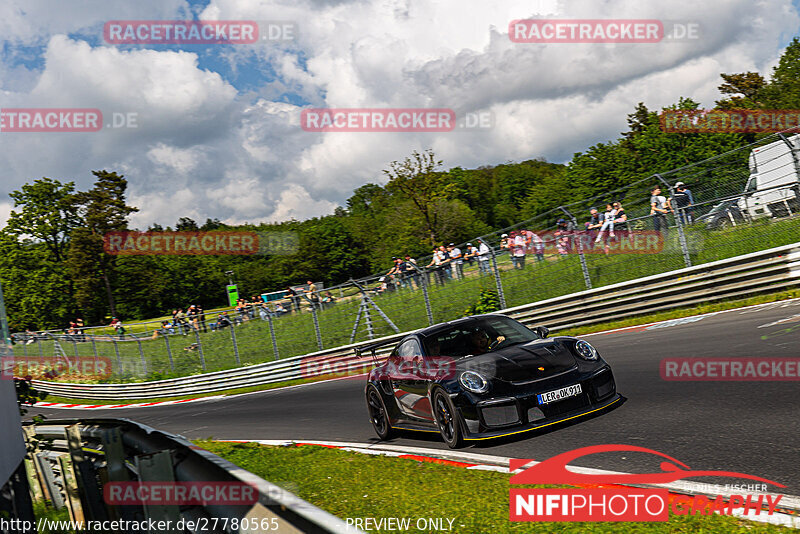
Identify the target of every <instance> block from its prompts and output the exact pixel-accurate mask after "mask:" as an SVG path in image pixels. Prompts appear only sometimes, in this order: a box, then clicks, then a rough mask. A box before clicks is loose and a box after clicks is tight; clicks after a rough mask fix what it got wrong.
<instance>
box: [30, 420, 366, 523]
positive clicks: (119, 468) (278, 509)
mask: <svg viewBox="0 0 800 534" xmlns="http://www.w3.org/2000/svg"><path fill="white" fill-rule="evenodd" d="M24 428H25V435H26V437H27V439H28V444H29V449H30V450H32V455H33V461H31V462H30V463H29V467H28V468H29V469H30V470H31V471H32V472H30V473H29V474H30V479H31V480H33V481H36V483H38V486H37V490H38V492H37V494H39V495H41V494H44V495H47V496H48V497H49V499H50V501H51V502H52V503H53V505H54V506H56V507H57V508H61V507H62V506H64V505H65V504H66V505H67V506H68V508H69V511H70V516H71V519H73V520H76V521H80V520H83V521H110V520H114V519H122V520H126V521H136V522H139V524H141V522H143V521H147V520H152V521H156V522H157V521H171V525H172V528H169V529H167V530H166V532H178V531H179V530H180V531H183V530H184V529H178V528H176V527H175V526H176V524H179V523H178V522H180V521H184V522H186V521H191V522H193V523H194V524H195V525H199V524H202V525H205V526H206V527H205V528H197V529H186V530H187V531H189V530H194V531H205V532H219V533H223V532H269V531H272V530H274V531H276V532H287V533H290V532H291V533H302V532H308V533H328V532H345V531H346V532H355V533H359V532H361V531H360V530H358V529H355V528H353V527H352V526H348V525H347V524H346V523H345V522H344V521H342V520H341V519H339V518H337V517H335V516H333V515H331V514H329V513H328V512H326V511H324V510H321V509H320V508H317V507H316V506H314V505H312V504H310V503H308V502H306V501H304V500H303V499H301V498H299V497H297V496H296V495H294V494H293V493H291V492H289V491H287V490H286V489H284V488H281V487H279V486H277V485H275V484H272V483H270V482H267V481H266V480H264V479H262V478H260V477H258V476H256V475H254V474H253V473H250V472H249V471H247V470H245V469H242V468H241V467H238V466H236V465H234V464H233V463H231V462H229V461H227V460H225V459H223V458H220V457H219V456H217V455H215V454H213V453H211V452H209V451H206V450H203V449H201V448H199V447H197V446H196V445H194V444H192V443H191V442H190V441H187V440H186V439H185V438H182V437H180V436H176V435H174V434H169V433H167V432H162V431H159V430H155V429H153V428H150V427H147V426H145V425H142V424H139V423H136V422H133V421H130V420H128V419H84V420H58V421H47V423H46V424H42V425H34V424H32V423H26V424H25V427H24ZM99 481H104V482H103V483H102V485H101V484H99ZM155 481H159V482H158V483H159V484H161V485H162V486H163V485H164V483H167V485H169V484H171V483H177V484H194V485H195V486H196V487H200V488H202V487H209V488H219V487H222V488H224V487H225V486H236V487H244V486H245V485H246V486H250V487H253V488H254V493H253V497H254V498H253V499H252V501H255V502H252V501H251V502H250V503H249V504H242V503H236V504H230V503H224V502H216V503H215V502H207V501H205V500H204V504H200V503H190V502H184V503H182V504H160V503H159V504H156V505H152V504H151V505H150V506H148V505H147V504H133V505H129V504H125V505H122V506H120V505H118V504H114V503H112V502H111V501H109V499H106V498H104V496H103V495H104V492H103V489H104V486H105V484H108V483H116V484H130V483H132V482H141V483H144V484H148V483H156V482H155ZM109 489H110V488H109ZM203 494H204V495H205V494H206V492H204V493H203ZM212 494H213V493H212ZM240 500H241V499H240ZM135 530H138V529H135ZM362 534H363V533H362Z"/></svg>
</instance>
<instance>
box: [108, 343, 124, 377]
mask: <svg viewBox="0 0 800 534" xmlns="http://www.w3.org/2000/svg"><path fill="white" fill-rule="evenodd" d="M111 342H112V343H113V344H114V352H115V353H116V354H117V367H118V371H117V372H118V373H119V375H122V372H123V370H124V369H123V368H122V358H120V356H119V347H118V346H117V340H116V339H114V338H113V337H112V338H111Z"/></svg>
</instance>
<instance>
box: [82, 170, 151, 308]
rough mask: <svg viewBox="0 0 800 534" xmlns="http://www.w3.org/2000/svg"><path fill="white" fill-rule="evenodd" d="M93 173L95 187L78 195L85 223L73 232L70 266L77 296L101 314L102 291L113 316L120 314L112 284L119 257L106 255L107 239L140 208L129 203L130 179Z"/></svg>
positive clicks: (103, 171)
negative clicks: (127, 191)
mask: <svg viewBox="0 0 800 534" xmlns="http://www.w3.org/2000/svg"><path fill="white" fill-rule="evenodd" d="M92 174H93V175H94V176H95V177H96V178H97V180H96V181H95V183H94V187H92V189H90V190H89V191H85V192H80V193H78V194H77V195H76V199H77V204H78V206H79V213H80V215H81V218H82V220H83V226H81V227H80V228H76V229H75V230H74V231H73V234H72V239H71V241H70V248H69V253H68V256H69V262H68V263H69V269H70V274H71V276H72V280H73V283H74V284H75V299H76V301H77V302H78V304H79V305H80V306H81V307H82V308H84V309H88V310H91V311H92V312H93V315H95V316H97V315H98V314H99V311H100V310H101V309H102V306H101V305H100V303H99V301H98V300H99V299H98V294H99V293H101V291H102V292H105V297H106V299H107V303H108V309H109V310H110V311H111V315H117V306H116V301H115V298H114V290H113V283H112V282H113V278H114V267H115V265H116V256H111V255H107V254H105V252H104V250H103V238H104V236H105V235H106V234H108V233H109V232H112V231H120V230H126V229H127V227H128V216H129V215H130V214H131V213H134V212H136V211H139V210H138V208H134V207H131V206H128V205H127V204H126V203H125V191H126V189H127V187H128V181H127V180H126V179H125V178H124V177H123V176H121V175H118V174H117V173H116V172H108V171H105V170H102V171H92ZM98 280H99V281H100V284H98ZM98 285H100V287H98ZM101 288H102V289H101ZM98 289H101V291H98Z"/></svg>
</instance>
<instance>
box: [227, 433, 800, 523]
mask: <svg viewBox="0 0 800 534" xmlns="http://www.w3.org/2000/svg"><path fill="white" fill-rule="evenodd" d="M217 441H220V442H224V443H258V444H260V445H270V446H274V447H291V446H297V447H300V446H303V445H314V446H318V447H327V448H331V449H340V450H343V451H349V452H355V453H359V454H370V455H378V456H389V457H394V458H405V459H409V460H416V461H418V462H428V463H435V464H442V465H450V466H454V467H462V468H465V469H471V470H475V471H495V472H498V473H505V474H510V473H512V472H511V471H509V465H510V461H511V458H507V457H505V456H492V455H488V454H475V453H469V452H460V451H449V450H439V449H427V448H421V447H405V446H399V445H387V444H380V443H351V442H342V441H314V440H289V439H249V440H236V439H231V440H227V439H226V440H217ZM538 463H539V462H537V461H535V460H531V461H530V462H528V463H527V464H525V465H524V466H523V467H521V468H519V469H517V470H515V471H513V473H519V472H521V471H523V470H524V469H526V468H528V467H531V466H533V465H536V464H538ZM569 468H570V471H573V472H576V473H583V474H589V475H596V476H603V475H606V476H607V475H621V474H630V473H621V472H619V471H607V470H603V469H592V468H589V467H577V466H572V465H570V466H569ZM620 486H621V484H597V485H591V486H590V485H586V487H598V488H599V487H607V488H613V487H620ZM641 487H645V485H642V486H641ZM647 487H658V488H666V489H668V490H669V492H670V497H671V498H678V497H683V496H694V495H704V496H709V497H712V498H713V497H716V496H717V495H722V496H723V497H730V496H731V495H732V493H731V491H730V490H728V489H727V488H725V487H724V486H719V485H715V484H701V483H698V482H687V481H685V480H679V481H677V482H672V483H670V484H652V485H649V486H647ZM749 493H752V494H753V495H770V496H772V497H777V496H778V495H779V494H777V493H771V492H758V491H753V492H749ZM780 508H781V509H782V510H786V511H787V513H783V512H775V513H774V514H772V515H760V514H759V515H753V514H752V513H751V514H744V513H743V511H742V512H737V511H733V512H732V513H731V514H729V515H731V516H733V517H737V518H740V519H749V520H751V521H758V522H761V523H769V524H772V525H779V526H784V527H790V528H797V529H800V515H798V511H800V496H794V495H783V496H782V498H781V501H780Z"/></svg>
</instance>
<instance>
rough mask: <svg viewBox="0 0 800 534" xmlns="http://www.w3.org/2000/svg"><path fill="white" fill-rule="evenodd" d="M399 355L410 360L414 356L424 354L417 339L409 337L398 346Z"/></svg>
mask: <svg viewBox="0 0 800 534" xmlns="http://www.w3.org/2000/svg"><path fill="white" fill-rule="evenodd" d="M397 355H398V356H399V357H400V358H401V359H403V360H410V359H412V358H414V357H417V356H422V349H421V348H420V346H419V343H417V340H416V339H409V340H407V341H404V342H403V344H402V345H400V346H399V347H397Z"/></svg>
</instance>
